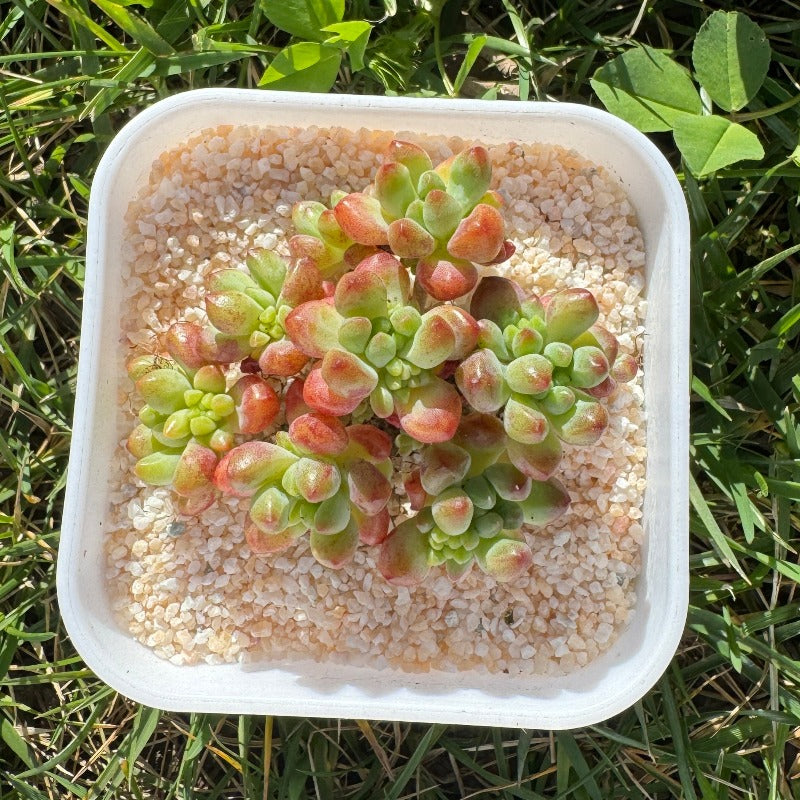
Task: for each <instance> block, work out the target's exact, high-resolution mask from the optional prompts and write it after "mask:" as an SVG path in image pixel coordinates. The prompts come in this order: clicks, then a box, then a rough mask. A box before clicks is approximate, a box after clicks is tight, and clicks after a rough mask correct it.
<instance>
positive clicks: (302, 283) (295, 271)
mask: <svg viewBox="0 0 800 800" xmlns="http://www.w3.org/2000/svg"><path fill="white" fill-rule="evenodd" d="M278 294H279V295H280V299H281V300H282V301H283V302H284V303H286V304H287V305H289V306H292V307H294V306H299V305H300V304H301V303H307V302H308V301H309V300H322V299H323V298H324V297H325V291H324V289H323V287H322V274H321V273H320V271H319V269H318V268H317V265H316V264H315V263H314V262H313V261H312V260H311V259H309V258H300V259H298V260H297V261H296V262H295V264H294V266H293V267H292V268H291V269H290V270H288V272H287V274H286V279H285V280H284V281H283V284H282V286H281V288H280V289H279V291H278ZM276 296H277V295H276Z"/></svg>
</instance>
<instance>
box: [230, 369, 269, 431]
mask: <svg viewBox="0 0 800 800" xmlns="http://www.w3.org/2000/svg"><path fill="white" fill-rule="evenodd" d="M228 394H229V395H230V398H231V399H232V400H233V402H234V404H235V412H236V413H235V417H234V418H233V419H235V424H233V425H232V426H231V428H232V431H233V432H234V433H261V431H263V430H266V429H267V428H268V427H269V426H270V425H271V424H272V422H273V421H274V419H275V417H277V416H278V412H279V411H280V408H281V401H280V399H279V398H278V395H277V394H275V390H274V389H273V388H272V387H271V386H270V385H269V384H268V383H267V382H266V381H265V380H264V379H263V378H260V377H258V376H257V375H243V376H242V377H241V378H239V380H238V381H236V383H234V384H233V386H231V388H230V391H229V393H228ZM218 396H219V397H222V398H225V397H226V396H227V395H218Z"/></svg>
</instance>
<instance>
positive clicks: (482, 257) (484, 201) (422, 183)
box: [320, 140, 514, 301]
mask: <svg viewBox="0 0 800 800" xmlns="http://www.w3.org/2000/svg"><path fill="white" fill-rule="evenodd" d="M491 179H492V165H491V162H490V160H489V154H488V152H487V151H486V149H485V148H483V147H480V146H477V147H471V148H469V149H467V150H464V151H463V152H461V153H459V154H458V155H456V156H454V157H452V158H450V159H448V160H447V161H444V162H442V163H441V164H439V165H438V166H437V167H436V168H435V169H434V168H433V164H432V162H431V159H430V156H429V155H428V154H427V153H426V152H425V151H424V150H423V149H422V148H421V147H418V146H417V145H415V144H411V143H409V142H403V141H399V140H394V141H393V142H392V143H391V144H390V145H389V149H388V152H387V155H386V159H385V161H384V163H383V164H382V166H381V167H380V168H379V169H378V172H377V174H376V176H375V180H374V182H373V184H372V185H371V186H370V187H369V188H368V189H367V190H366V191H365V192H354V193H352V194H348V195H345V196H343V197H341V198H340V199H338V201H337V202H336V203H335V205H334V206H333V215H334V217H335V219H336V222H337V223H338V226H339V229H340V230H341V231H342V232H343V234H344V235H345V236H346V237H347V239H348V240H349V241H352V242H356V243H358V244H362V245H364V246H369V247H387V246H388V247H389V248H390V249H391V251H392V253H394V254H395V255H396V256H398V257H399V258H402V259H405V260H407V263H408V264H409V265H410V266H411V270H412V272H413V273H414V275H415V277H416V281H417V283H418V284H419V285H420V286H421V287H422V288H423V289H424V290H425V291H426V292H427V293H428V294H429V295H430V296H431V297H433V298H434V299H436V300H440V301H446V300H455V299H456V298H458V297H461V296H463V295H465V294H467V293H468V292H470V291H472V289H473V288H474V287H475V284H476V282H477V280H478V271H477V269H476V267H475V264H494V263H499V262H501V261H504V260H505V259H507V258H509V257H510V256H511V254H512V253H513V252H514V247H513V245H512V244H511V242H509V241H507V240H506V239H505V224H504V222H503V217H502V215H501V214H500V211H499V209H500V207H501V206H502V198H501V197H500V195H499V194H497V192H494V191H491V190H490V189H489V185H490V183H491ZM321 218H322V217H320V219H321Z"/></svg>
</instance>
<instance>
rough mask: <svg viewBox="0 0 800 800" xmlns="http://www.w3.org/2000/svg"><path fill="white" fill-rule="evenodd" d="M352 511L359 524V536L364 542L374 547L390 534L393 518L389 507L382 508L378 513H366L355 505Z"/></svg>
mask: <svg viewBox="0 0 800 800" xmlns="http://www.w3.org/2000/svg"><path fill="white" fill-rule="evenodd" d="M351 513H352V517H353V520H354V521H355V523H356V525H357V526H358V538H359V540H360V541H361V542H362V543H363V544H365V545H367V546H370V547H372V546H374V545H377V544H380V543H381V542H383V541H384V540H385V539H386V537H387V536H388V535H389V529H390V527H391V524H392V520H391V517H390V516H389V509H388V508H382V509H381V510H380V511H379V512H378V513H377V514H365V513H364V512H362V511H360V510H359V509H358V508H357V507H355V506H353V508H352V511H351Z"/></svg>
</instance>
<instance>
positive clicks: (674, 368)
mask: <svg viewBox="0 0 800 800" xmlns="http://www.w3.org/2000/svg"><path fill="white" fill-rule="evenodd" d="M220 124H232V125H237V124H241V125H245V124H246V125H270V124H278V125H289V126H299V127H305V126H310V125H318V126H342V127H344V128H350V129H357V128H361V127H367V128H375V129H383V130H390V131H391V130H398V129H402V130H410V131H416V132H419V133H423V134H443V135H460V136H464V135H466V136H469V137H471V138H474V139H477V140H480V141H483V142H486V143H493V142H504V141H508V140H515V141H519V142H541V143H549V144H557V145H561V146H564V147H567V148H573V149H575V150H576V151H577V152H579V153H580V155H582V156H583V157H585V158H587V159H589V160H591V161H593V162H595V163H597V164H600V165H603V166H604V167H606V168H607V169H608V170H609V172H610V173H611V175H612V176H614V177H615V178H616V179H617V181H619V183H620V184H621V186H622V187H623V188H624V189H625V190H626V192H627V193H628V196H629V199H630V201H631V203H632V204H633V206H634V208H635V210H636V213H637V215H638V219H639V226H640V228H641V230H642V233H643V235H644V241H645V247H646V283H647V290H646V291H647V296H648V297H649V298H650V299H651V302H650V303H649V306H648V312H647V323H646V328H647V335H646V336H645V352H644V363H645V371H644V391H645V407H646V412H647V416H648V419H649V424H648V426H647V448H648V449H647V453H648V454H647V465H646V471H647V490H646V495H645V504H644V517H643V525H644V533H645V541H644V545H643V552H642V571H641V574H640V576H639V578H638V583H637V598H638V599H637V605H636V607H635V609H634V611H633V614H632V619H631V622H630V624H629V626H628V627H627V629H626V630H625V631H624V632H623V633H622V634H621V635H620V637H619V638H618V640H617V641H616V642H615V643H614V645H613V646H612V647H611V648H610V649H609V650H608V651H606V652H605V653H604V654H603V655H602V656H600V657H599V658H597V659H596V660H595V661H594V662H593V663H591V664H590V665H589V666H587V667H584V668H583V669H580V670H577V671H575V672H573V673H571V674H569V675H566V676H563V677H532V678H531V677H512V676H508V675H495V676H487V675H481V674H477V673H474V672H470V671H465V672H461V673H458V674H452V673H437V672H430V673H427V674H411V673H404V672H401V671H399V670H392V669H383V670H373V669H368V668H363V667H359V668H352V667H347V666H342V665H335V664H326V663H316V662H311V661H309V662H302V663H297V664H296V665H293V667H292V668H286V667H282V668H274V667H271V666H270V665H269V664H263V665H261V666H258V667H255V666H247V667H242V666H240V665H238V664H226V665H222V666H210V665H196V666H176V665H173V664H171V663H169V662H166V661H163V660H161V659H159V658H158V657H157V656H156V655H155V654H154V653H153V651H152V650H150V649H149V648H147V647H145V646H144V645H142V644H140V643H139V642H137V641H135V640H134V639H133V638H132V637H131V636H130V635H129V634H128V633H127V632H126V631H124V630H123V629H122V628H121V627H120V626H119V625H118V624H117V623H116V622H115V621H114V619H113V615H112V610H111V607H110V602H109V599H108V595H107V592H106V589H105V583H106V580H105V555H104V547H103V545H104V537H105V536H106V535H107V533H106V531H107V527H108V526H107V523H106V517H107V508H108V502H109V501H108V498H109V492H110V488H111V487H110V486H109V484H108V479H107V476H108V475H110V474H111V473H112V470H111V466H110V465H111V462H112V459H113V458H114V457H115V449H116V447H117V436H116V426H115V414H116V404H117V396H116V391H117V389H116V385H117V376H116V374H115V369H116V357H115V353H114V348H113V347H110V346H108V343H113V342H116V341H117V340H118V338H119V311H118V310H119V308H120V303H121V298H122V297H123V287H122V276H121V272H120V271H119V269H118V268H117V265H118V264H120V263H121V258H122V238H123V231H124V216H125V212H126V209H127V206H128V203H129V202H130V200H131V199H132V198H133V197H134V196H135V195H136V194H137V192H138V191H139V189H140V188H141V187H142V186H143V185H144V184H145V183H146V181H147V178H148V174H149V171H150V167H151V164H152V162H153V161H154V160H155V159H156V158H157V157H158V155H159V154H160V153H162V152H163V151H165V150H167V149H170V148H173V147H175V146H177V145H178V144H180V143H181V142H182V141H184V140H186V139H188V138H189V137H191V136H193V135H195V134H197V133H198V132H199V131H201V130H202V129H205V128H209V127H214V126H217V125H220ZM688 270H689V222H688V216H687V211H686V205H685V202H684V199H683V193H682V191H681V188H680V185H679V184H678V181H677V180H676V178H675V175H674V173H673V171H672V169H671V168H670V166H669V164H668V163H667V161H666V160H665V159H664V157H663V156H662V155H661V153H660V152H659V151H658V150H657V148H656V147H655V146H654V145H653V144H652V143H651V142H650V141H649V140H648V139H647V138H646V137H645V136H643V135H642V134H641V133H639V132H638V131H636V130H634V129H633V128H632V127H631V126H630V125H628V124H627V123H625V122H622V121H621V120H619V119H617V118H616V117H613V116H611V115H610V114H607V113H605V112H603V111H598V110H596V109H593V108H588V107H585V106H577V105H571V104H566V103H516V102H499V101H498V102H484V101H468V100H423V99H412V98H382V97H359V96H349V95H309V94H300V93H289V92H266V91H251V90H239V89H203V90H198V91H192V92H186V93H184V94H179V95H176V96H174V97H171V98H169V99H167V100H162V101H161V102H158V103H156V104H155V105H154V106H152V107H151V108H149V109H147V110H146V111H144V112H142V113H141V114H139V115H138V116H137V117H136V118H135V119H134V120H133V121H132V122H131V123H129V124H128V125H127V126H126V127H125V128H124V130H122V131H121V132H120V134H119V135H118V136H117V137H116V138H115V139H114V141H113V142H112V143H111V145H110V146H109V148H108V150H107V151H106V153H105V155H104V156H103V159H102V161H101V162H100V165H99V167H98V169H97V174H96V176H95V180H94V185H93V187H92V195H91V201H90V205H89V240H88V253H87V265H86V293H85V302H84V314H83V326H82V330H81V349H80V362H79V370H78V389H77V397H76V403H75V408H76V412H75V420H74V428H73V438H72V449H71V453H70V461H69V473H68V480H67V494H66V503H65V507H64V520H63V529H62V535H61V546H60V550H59V554H58V598H59V603H60V608H61V613H62V616H63V618H64V623H65V625H66V627H67V630H68V632H69V634H70V636H71V638H72V641H73V643H74V645H75V647H76V648H77V650H78V652H79V653H80V654H81V656H82V657H83V659H84V660H85V661H86V663H87V664H88V666H89V667H91V668H92V669H93V670H94V671H95V672H96V673H97V675H98V676H99V677H100V678H102V679H103V680H104V681H106V682H107V683H108V684H110V685H111V686H112V687H114V688H115V689H117V690H118V691H120V692H122V694H124V695H127V696H128V697H131V698H133V699H135V700H137V701H140V702H142V703H145V704H147V705H150V706H156V707H159V708H162V709H170V710H179V711H199V712H210V713H237V714H239V713H241V714H275V715H294V716H326V717H347V718H353V717H355V718H368V719H392V720H408V721H425V722H445V723H460V724H465V725H492V726H518V727H532V728H553V729H564V728H574V727H578V726H582V725H588V724H592V723H596V722H599V721H601V720H603V719H606V718H608V717H610V716H612V715H614V714H616V713H618V712H620V711H622V710H624V709H625V708H627V707H628V706H630V705H631V704H632V703H634V702H635V701H636V700H638V699H639V698H640V697H641V696H642V695H643V694H644V693H645V692H646V691H647V690H648V689H649V688H650V687H651V686H652V685H653V684H654V683H655V682H656V680H657V679H658V678H659V676H660V675H661V674H662V672H663V671H664V669H665V668H666V666H667V664H668V663H669V661H670V659H671V658H672V655H673V654H674V652H675V649H676V647H677V644H678V641H679V639H680V636H681V632H682V630H683V624H684V620H685V617H686V609H687V604H688V587H689V570H688V443H689V425H688V416H689V415H688V408H689V401H688V398H689V391H688V390H689V313H688V309H689V283H688Z"/></svg>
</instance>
